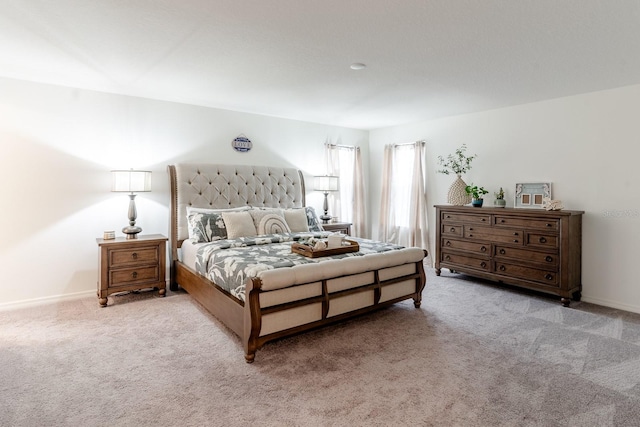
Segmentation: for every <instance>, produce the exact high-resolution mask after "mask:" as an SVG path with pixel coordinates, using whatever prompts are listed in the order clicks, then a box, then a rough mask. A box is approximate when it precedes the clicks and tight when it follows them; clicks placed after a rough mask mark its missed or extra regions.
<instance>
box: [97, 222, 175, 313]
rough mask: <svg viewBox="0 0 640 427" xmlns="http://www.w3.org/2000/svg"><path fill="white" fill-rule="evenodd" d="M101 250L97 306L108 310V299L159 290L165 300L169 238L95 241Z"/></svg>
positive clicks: (146, 237) (140, 237)
mask: <svg viewBox="0 0 640 427" xmlns="http://www.w3.org/2000/svg"><path fill="white" fill-rule="evenodd" d="M96 241H97V242H98V246H99V247H100V258H99V264H98V265H99V273H98V274H99V277H98V302H99V303H100V305H101V306H102V307H106V306H107V297H108V296H109V295H111V294H114V293H117V292H124V291H133V290H137V289H145V288H157V289H158V294H159V295H160V296H164V295H165V293H166V292H167V291H166V287H167V284H166V282H165V269H166V265H167V261H166V246H167V238H166V237H165V236H163V235H162V234H149V235H146V236H145V235H142V236H140V235H139V236H138V238H137V239H126V238H124V237H118V238H117V239H112V240H104V239H96Z"/></svg>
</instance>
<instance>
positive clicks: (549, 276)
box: [544, 273, 553, 280]
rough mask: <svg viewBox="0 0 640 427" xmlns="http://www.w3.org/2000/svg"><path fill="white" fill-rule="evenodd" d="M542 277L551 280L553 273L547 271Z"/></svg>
mask: <svg viewBox="0 0 640 427" xmlns="http://www.w3.org/2000/svg"><path fill="white" fill-rule="evenodd" d="M544 278H545V279H547V280H553V274H551V273H547V275H546V276H544Z"/></svg>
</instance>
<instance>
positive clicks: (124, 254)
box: [109, 245, 159, 267]
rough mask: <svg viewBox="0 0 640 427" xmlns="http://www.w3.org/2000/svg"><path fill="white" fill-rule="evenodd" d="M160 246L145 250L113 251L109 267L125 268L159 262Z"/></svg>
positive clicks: (149, 247) (110, 255) (110, 253)
mask: <svg viewBox="0 0 640 427" xmlns="http://www.w3.org/2000/svg"><path fill="white" fill-rule="evenodd" d="M158 258H159V255H158V246H157V245H155V246H148V247H143V248H128V249H112V250H110V251H109V266H110V267H124V266H127V265H131V264H136V265H140V264H141V263H149V264H151V263H157V262H158Z"/></svg>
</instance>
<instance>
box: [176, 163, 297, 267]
mask: <svg viewBox="0 0 640 427" xmlns="http://www.w3.org/2000/svg"><path fill="white" fill-rule="evenodd" d="M167 170H168V172H169V183H170V191H171V212H170V214H169V217H170V230H169V233H170V235H171V236H170V240H171V248H172V254H171V256H172V259H177V248H179V247H180V246H181V245H182V242H183V241H184V240H185V239H187V238H189V233H188V228H187V206H193V207H197V208H208V209H226V208H235V207H239V206H246V205H249V206H260V207H271V208H278V207H280V208H297V207H302V206H304V205H305V198H304V197H305V189H304V178H303V176H302V173H301V172H300V171H299V170H298V169H295V168H280V167H269V166H244V165H217V164H186V163H183V164H176V165H169V166H168V167H167Z"/></svg>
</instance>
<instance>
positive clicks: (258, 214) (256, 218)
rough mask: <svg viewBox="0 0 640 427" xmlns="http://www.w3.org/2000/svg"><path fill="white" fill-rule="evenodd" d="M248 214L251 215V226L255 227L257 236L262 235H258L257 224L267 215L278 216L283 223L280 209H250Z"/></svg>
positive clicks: (282, 214)
mask: <svg viewBox="0 0 640 427" xmlns="http://www.w3.org/2000/svg"><path fill="white" fill-rule="evenodd" d="M249 214H250V215H251V217H252V218H253V225H255V226H256V230H258V234H263V233H260V228H259V224H260V221H262V218H264V217H265V216H267V215H278V216H279V217H280V218H282V220H283V221H284V220H285V219H284V213H283V212H282V209H277V208H257V209H252V210H250V211H249Z"/></svg>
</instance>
